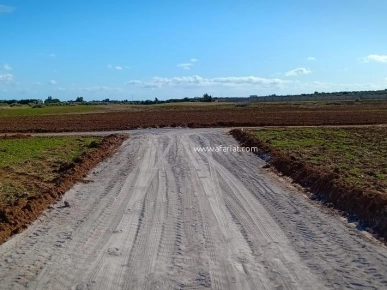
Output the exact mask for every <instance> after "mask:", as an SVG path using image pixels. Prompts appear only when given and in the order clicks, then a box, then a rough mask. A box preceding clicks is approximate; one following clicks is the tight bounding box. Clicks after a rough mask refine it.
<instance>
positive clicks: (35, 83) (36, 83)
mask: <svg viewBox="0 0 387 290" xmlns="http://www.w3.org/2000/svg"><path fill="white" fill-rule="evenodd" d="M32 84H33V85H34V86H41V85H42V83H41V82H33V83H32Z"/></svg>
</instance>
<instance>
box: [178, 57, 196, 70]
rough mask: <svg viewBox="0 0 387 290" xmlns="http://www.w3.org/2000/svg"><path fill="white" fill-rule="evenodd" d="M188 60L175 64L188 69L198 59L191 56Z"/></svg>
mask: <svg viewBox="0 0 387 290" xmlns="http://www.w3.org/2000/svg"><path fill="white" fill-rule="evenodd" d="M189 61H190V62H185V63H179V64H178V65H177V66H178V67H181V68H183V69H185V70H190V69H191V67H192V66H193V65H194V64H195V62H197V61H198V60H197V59H196V58H191V59H190V60H189Z"/></svg>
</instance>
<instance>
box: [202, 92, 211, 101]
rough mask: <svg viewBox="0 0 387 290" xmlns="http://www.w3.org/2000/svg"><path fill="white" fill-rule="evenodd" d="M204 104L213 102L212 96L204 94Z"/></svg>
mask: <svg viewBox="0 0 387 290" xmlns="http://www.w3.org/2000/svg"><path fill="white" fill-rule="evenodd" d="M203 102H212V96H210V95H209V94H207V93H206V94H204V95H203Z"/></svg>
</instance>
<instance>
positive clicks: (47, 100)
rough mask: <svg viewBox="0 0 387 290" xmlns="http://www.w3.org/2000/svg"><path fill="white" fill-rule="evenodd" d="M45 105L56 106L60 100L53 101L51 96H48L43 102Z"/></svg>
mask: <svg viewBox="0 0 387 290" xmlns="http://www.w3.org/2000/svg"><path fill="white" fill-rule="evenodd" d="M44 103H45V104H56V103H60V100H59V99H53V98H52V97H51V96H49V97H48V98H47V99H46V100H45V101H44Z"/></svg>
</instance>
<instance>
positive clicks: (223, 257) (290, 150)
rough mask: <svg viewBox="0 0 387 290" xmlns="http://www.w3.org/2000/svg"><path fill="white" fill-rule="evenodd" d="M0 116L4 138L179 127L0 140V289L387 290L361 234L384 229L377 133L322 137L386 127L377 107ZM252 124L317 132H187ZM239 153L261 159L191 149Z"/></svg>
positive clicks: (382, 258) (216, 107) (171, 108)
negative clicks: (226, 148) (256, 151)
mask: <svg viewBox="0 0 387 290" xmlns="http://www.w3.org/2000/svg"><path fill="white" fill-rule="evenodd" d="M4 110H13V111H12V113H6V112H3V111H2V110H0V131H1V132H2V133H10V132H19V133H29V132H31V133H36V132H51V133H55V132H57V133H59V132H62V133H63V132H68V133H67V134H70V135H71V134H72V133H74V134H75V132H95V134H96V135H100V134H101V132H102V131H108V130H115V131H122V130H127V129H139V128H149V127H155V128H160V127H175V128H174V129H167V128H166V129H157V130H156V129H150V130H135V131H127V132H128V133H129V132H130V138H129V139H128V140H126V141H124V140H125V139H126V138H127V136H125V135H117V134H116V135H109V136H107V137H104V138H103V137H96V136H93V134H92V133H88V134H90V135H88V136H86V135H85V134H86V133H78V134H79V135H78V136H76V137H74V136H55V138H53V137H47V136H45V137H31V136H28V135H27V136H26V135H16V136H15V137H12V136H11V135H6V136H4V137H2V139H1V140H0V145H1V146H3V147H0V148H3V150H0V154H4V156H3V155H2V156H3V157H4V158H3V161H2V162H3V163H1V164H0V165H1V166H3V167H2V168H5V170H3V171H2V175H1V176H2V178H1V181H2V182H3V183H4V184H6V186H5V187H4V186H3V190H4V193H3V195H1V196H0V197H1V200H2V203H0V218H1V221H2V223H1V224H0V233H1V234H0V242H2V241H4V240H6V239H7V238H8V237H9V236H10V235H12V234H16V235H14V236H13V237H12V238H10V239H9V240H7V241H6V242H5V243H3V244H2V245H1V246H0V281H2V282H1V285H0V289H19V288H20V289H45V288H49V289H209V288H210V289H365V288H374V289H375V288H376V289H384V288H386V287H387V280H386V279H385V277H386V276H387V262H386V261H387V248H386V247H385V246H384V245H383V244H382V243H380V242H379V241H378V240H376V239H374V238H373V237H372V236H371V235H370V234H369V233H368V232H367V231H363V230H362V226H367V227H368V229H370V230H371V231H372V232H373V233H376V234H379V237H383V233H386V232H387V231H386V224H387V222H386V221H385V217H386V213H387V211H386V210H385V209H386V206H385V201H386V199H385V197H386V194H385V190H386V172H385V169H386V166H385V165H386V163H385V160H386V154H387V153H386V150H385V148H386V146H385V145H387V144H385V143H386V141H385V140H386V139H387V138H384V136H385V135H386V131H387V130H386V127H384V126H377V127H372V126H371V127H369V126H367V127H362V128H360V127H359V128H324V127H323V126H322V125H333V126H338V125H340V126H342V125H349V126H353V125H373V124H380V125H384V124H387V102H378V101H367V102H363V101H361V102H355V101H353V102H352V101H347V102H307V103H287V104H284V103H277V104H252V105H234V104H220V103H219V104H216V103H211V104H200V103H198V104H162V105H151V106H130V105H106V106H82V105H81V106H79V108H78V109H77V110H73V111H71V110H69V109H68V108H67V107H66V106H62V107H60V109H52V108H51V107H44V108H27V107H26V108H7V109H4ZM23 110H26V111H23ZM34 110H41V111H34ZM53 110H54V111H55V112H54V111H53ZM35 112H39V113H35ZM257 125H267V126H291V125H294V126H314V127H313V128H287V129H284V128H270V129H268V128H267V129H265V130H258V131H250V130H238V129H235V130H233V131H232V135H233V136H234V137H235V138H236V139H237V140H238V141H239V142H240V143H238V141H237V140H235V139H234V138H233V137H232V136H231V135H230V134H229V133H228V131H229V129H227V128H223V129H222V128H218V129H215V128H208V129H203V128H202V129H192V128H193V127H227V126H235V127H238V126H245V127H247V126H257ZM315 126H320V127H315ZM179 127H191V129H187V128H179ZM64 134H66V133H64ZM107 134H108V133H107V132H105V135H107ZM39 138H42V139H39ZM12 142H16V143H13V145H10V144H11V143H12ZM17 142H19V143H17ZM15 144H17V145H15ZM121 144H122V145H121ZM238 144H242V145H243V146H247V147H251V146H258V147H259V148H260V150H259V155H260V156H261V157H263V158H265V160H267V161H268V162H269V163H266V162H265V161H264V160H263V159H262V158H259V157H258V156H256V155H254V154H253V153H248V152H233V151H228V152H222V151H220V152H214V151H207V152H204V151H197V150H195V148H198V147H217V146H219V145H222V146H238ZM120 145H121V147H120V148H119V149H118V147H119V146H120ZM18 148H20V152H19V151H18V150H19V149H18ZM48 148H49V149H48ZM12 150H14V151H12ZM48 151H49V152H52V153H47V152H48ZM113 153H115V154H114V155H113ZM6 156H14V158H12V159H9V158H8V159H7V158H6ZM23 156H24V157H23ZM27 156H28V158H27ZM107 157H109V158H107ZM26 159H28V161H27V162H26ZM104 159H105V161H103V162H101V161H102V160H104ZM100 162H101V163H100ZM98 163H100V164H99V165H98V166H97V167H95V168H94V169H92V168H93V167H94V166H96V165H97V164H98ZM268 164H271V166H272V167H275V168H276V169H277V170H278V171H279V172H281V173H284V174H285V175H288V176H290V177H292V178H293V180H294V181H296V182H298V183H300V184H302V185H303V186H305V187H306V188H308V189H309V190H310V191H311V193H312V195H311V196H309V195H308V194H305V192H304V191H303V190H301V189H299V188H298V187H295V186H294V185H293V184H292V183H290V182H289V181H288V180H287V179H282V178H280V177H278V176H277V175H276V174H275V171H274V172H273V171H272V170H271V169H270V168H268V167H269V166H268ZM90 169H92V170H91V171H90ZM34 170H35V171H34ZM13 173H14V174H13ZM12 174H13V175H12ZM3 175H4V178H3ZM7 178H8V179H7ZM9 184H13V185H12V186H10V185H9ZM74 184H75V185H74ZM309 197H313V198H312V199H310V198H309ZM320 201H323V202H324V203H325V204H328V205H329V204H333V205H334V206H335V207H336V208H339V209H341V210H342V211H343V212H344V214H348V215H349V216H350V217H351V218H350V219H348V220H347V219H343V218H342V216H340V215H339V214H337V213H336V212H335V211H333V210H331V209H329V208H328V207H325V206H324V205H323V203H321V202H320ZM47 207H48V208H47ZM45 209H46V210H45ZM41 213H43V214H41ZM352 217H356V219H352ZM36 218H37V220H36V221H35V222H33V223H32V224H31V225H30V226H29V227H28V228H27V226H26V225H27V224H28V223H30V222H31V221H32V220H35V219H36ZM348 221H350V222H348ZM353 221H355V222H353ZM359 229H360V230H359Z"/></svg>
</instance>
